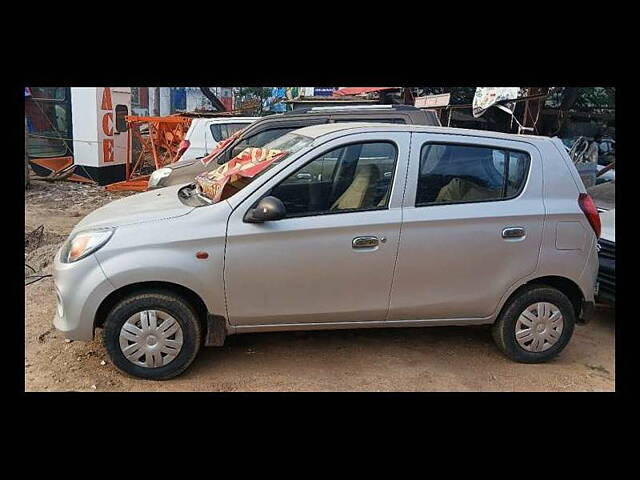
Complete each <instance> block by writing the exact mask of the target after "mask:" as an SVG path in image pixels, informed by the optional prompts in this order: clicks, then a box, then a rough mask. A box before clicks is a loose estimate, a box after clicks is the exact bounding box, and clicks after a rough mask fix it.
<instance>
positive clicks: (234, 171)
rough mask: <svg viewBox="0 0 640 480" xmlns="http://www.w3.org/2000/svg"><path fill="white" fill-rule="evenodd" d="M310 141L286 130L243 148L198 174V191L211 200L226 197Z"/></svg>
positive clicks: (308, 138) (310, 139)
mask: <svg viewBox="0 0 640 480" xmlns="http://www.w3.org/2000/svg"><path fill="white" fill-rule="evenodd" d="M311 142H313V138H310V137H305V136H304V135H298V134H295V133H287V134H285V135H283V136H282V137H279V138H276V139H275V140H273V141H271V142H269V143H267V144H266V145H265V146H264V147H262V148H255V147H253V148H246V149H244V150H243V151H242V152H241V153H240V154H239V155H237V156H235V157H234V158H232V159H231V160H230V161H229V162H227V163H225V164H223V165H220V166H219V167H218V168H216V169H215V170H213V171H211V172H204V173H202V174H200V175H198V176H197V177H196V185H197V192H198V194H199V195H201V196H204V197H205V198H206V199H208V200H209V201H211V202H213V203H216V202H219V201H220V200H225V199H227V198H229V197H231V196H232V195H234V194H235V193H237V192H239V191H240V190H242V189H243V188H244V187H246V186H247V185H249V184H250V183H251V182H252V181H253V180H254V179H255V178H257V177H259V176H261V175H263V174H264V173H265V172H266V171H268V170H270V169H271V168H273V166H275V165H278V164H279V163H280V162H282V160H284V159H285V158H287V157H289V156H290V155H291V154H294V153H296V152H298V151H300V150H302V149H303V148H304V147H306V146H307V145H309V144H311Z"/></svg>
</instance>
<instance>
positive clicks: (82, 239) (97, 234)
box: [60, 228, 114, 263]
mask: <svg viewBox="0 0 640 480" xmlns="http://www.w3.org/2000/svg"><path fill="white" fill-rule="evenodd" d="M113 232H114V229H112V228H111V229H102V230H87V231H84V232H78V233H76V234H75V235H74V236H73V237H69V239H68V240H67V242H66V243H65V245H64V247H62V252H61V254H60V261H61V262H63V263H72V262H75V261H77V260H80V259H81V258H84V257H86V256H87V255H90V254H92V253H93V252H95V251H96V250H98V249H99V248H100V247H102V246H103V245H104V244H105V243H107V242H108V241H109V239H110V238H111V236H112V235H113Z"/></svg>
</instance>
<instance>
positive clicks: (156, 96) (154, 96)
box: [149, 87, 160, 117]
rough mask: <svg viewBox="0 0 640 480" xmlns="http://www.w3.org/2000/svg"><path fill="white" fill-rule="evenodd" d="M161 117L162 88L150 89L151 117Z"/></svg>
mask: <svg viewBox="0 0 640 480" xmlns="http://www.w3.org/2000/svg"><path fill="white" fill-rule="evenodd" d="M159 115H160V87H149V116H151V117H157V116H159Z"/></svg>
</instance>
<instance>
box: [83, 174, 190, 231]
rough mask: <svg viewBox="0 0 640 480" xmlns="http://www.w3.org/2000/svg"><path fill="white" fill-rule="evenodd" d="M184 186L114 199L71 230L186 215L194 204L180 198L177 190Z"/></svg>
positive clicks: (115, 225)
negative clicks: (184, 202) (185, 202)
mask: <svg viewBox="0 0 640 480" xmlns="http://www.w3.org/2000/svg"><path fill="white" fill-rule="evenodd" d="M181 187H182V186H181V185H174V186H171V187H166V188H163V189H161V190H152V191H149V192H144V193H139V194H137V195H132V196H130V197H127V198H122V199H120V200H114V201H113V202H111V203H108V204H107V205H105V206H104V207H101V208H98V209H97V210H95V211H93V212H91V213H90V214H89V215H87V216H86V217H84V218H83V219H82V220H81V221H80V222H79V223H78V224H77V225H76V226H75V228H74V229H73V232H72V233H75V232H77V231H80V230H87V229H90V228H106V227H118V226H124V225H131V224H134V223H144V222H153V221H158V220H164V219H168V218H175V217H180V216H182V215H186V214H188V213H189V212H191V211H193V209H194V208H195V207H192V206H188V205H185V204H183V203H182V202H181V201H180V199H179V198H178V190H179V189H180V188H181Z"/></svg>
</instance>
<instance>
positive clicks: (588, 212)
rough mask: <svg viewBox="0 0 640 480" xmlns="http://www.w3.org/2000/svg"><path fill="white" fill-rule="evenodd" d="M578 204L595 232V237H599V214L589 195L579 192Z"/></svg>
mask: <svg viewBox="0 0 640 480" xmlns="http://www.w3.org/2000/svg"><path fill="white" fill-rule="evenodd" d="M578 205H580V209H581V210H582V212H583V213H584V215H585V216H586V217H587V220H589V224H590V225H591V228H593V231H594V232H595V233H596V237H597V238H600V228H601V226H600V214H599V213H598V209H597V208H596V204H595V203H593V199H592V198H591V196H590V195H589V194H587V193H581V194H580V196H579V197H578Z"/></svg>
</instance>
